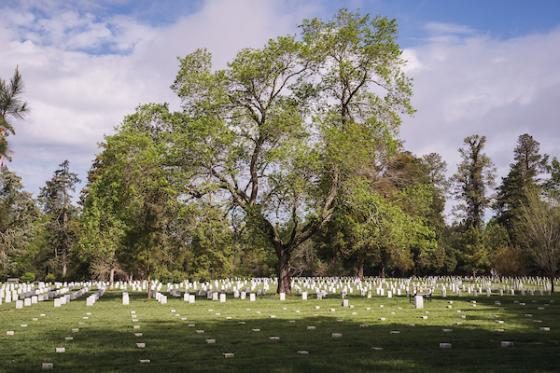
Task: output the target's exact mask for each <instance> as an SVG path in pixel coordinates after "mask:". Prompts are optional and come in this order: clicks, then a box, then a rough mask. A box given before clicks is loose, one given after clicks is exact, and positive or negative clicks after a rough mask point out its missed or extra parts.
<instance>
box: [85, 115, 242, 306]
mask: <svg viewBox="0 0 560 373" xmlns="http://www.w3.org/2000/svg"><path fill="white" fill-rule="evenodd" d="M180 118H181V116H180V115H179V114H172V113H169V111H168V109H167V107H166V106H165V105H155V104H150V105H144V106H141V107H140V108H138V110H137V111H136V113H134V114H132V115H129V116H127V117H126V118H125V120H124V122H123V124H122V125H121V126H120V127H119V128H118V131H117V132H116V133H115V134H114V135H111V136H108V137H107V138H106V139H105V141H104V142H103V143H102V144H101V146H102V151H101V152H100V154H99V155H98V156H97V158H96V161H95V163H94V165H93V167H92V168H91V170H90V172H89V177H88V184H87V186H86V188H84V191H83V194H82V204H83V213H82V217H81V227H82V228H81V232H82V235H81V237H80V242H79V248H80V256H81V260H82V261H83V262H85V263H91V265H90V268H89V269H90V273H91V274H92V275H93V276H95V277H98V278H103V279H109V280H110V281H113V280H114V276H115V274H116V273H118V274H120V275H121V277H123V276H125V277H127V278H129V279H131V278H133V277H136V278H140V279H145V280H154V279H168V280H171V279H173V280H175V281H179V280H180V279H183V278H184V276H185V275H186V276H196V277H197V278H206V279H208V278H211V277H218V276H228V275H231V274H232V273H233V272H232V270H233V269H232V262H233V258H234V255H233V254H234V253H233V251H234V250H235V248H236V247H237V246H236V243H235V242H234V240H233V231H232V227H231V224H230V221H228V219H227V217H226V216H225V215H226V214H225V213H224V210H223V209H220V207H219V206H220V205H219V204H218V203H217V202H216V201H215V202H216V203H213V204H210V203H209V202H208V201H205V200H203V199H200V198H197V197H198V194H195V195H194V196H193V195H192V194H188V192H189V190H185V189H184V188H183V186H184V180H185V179H184V175H183V173H182V170H181V168H180V167H176V166H174V165H173V160H174V159H175V156H174V153H175V152H176V151H177V150H178V149H176V148H173V147H171V146H170V144H172V143H171V142H170V138H171V136H172V134H171V130H172V129H173V128H174V127H173V125H172V122H173V121H175V120H177V119H180ZM148 296H151V292H149V295H148Z"/></svg>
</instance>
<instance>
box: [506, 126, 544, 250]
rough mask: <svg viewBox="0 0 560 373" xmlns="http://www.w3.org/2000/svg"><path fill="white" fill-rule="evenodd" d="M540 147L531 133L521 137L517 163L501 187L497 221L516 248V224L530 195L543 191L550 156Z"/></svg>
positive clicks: (516, 158) (515, 159) (518, 240)
mask: <svg viewBox="0 0 560 373" xmlns="http://www.w3.org/2000/svg"><path fill="white" fill-rule="evenodd" d="M539 147H540V144H539V143H538V142H537V141H536V140H534V139H533V137H532V136H530V135H528V134H523V135H521V136H519V139H518V141H517V146H516V147H515V149H514V162H513V163H512V164H511V165H510V171H509V173H508V175H507V176H506V177H504V178H503V179H502V184H501V185H500V186H499V188H498V192H497V197H496V203H495V209H496V211H497V221H498V222H499V223H500V224H502V225H504V226H505V227H506V229H507V231H508V234H509V236H510V240H511V241H512V243H513V244H514V245H517V246H518V245H519V242H520V239H519V238H518V237H517V236H516V234H515V232H516V225H517V224H519V216H520V215H521V214H520V209H521V208H522V206H523V205H524V204H526V203H527V194H528V193H531V192H533V191H538V190H540V188H541V186H540V184H541V183H540V180H539V176H540V175H541V174H542V173H543V172H544V171H545V168H546V164H547V159H548V156H546V155H545V156H543V155H541V154H540V153H539Z"/></svg>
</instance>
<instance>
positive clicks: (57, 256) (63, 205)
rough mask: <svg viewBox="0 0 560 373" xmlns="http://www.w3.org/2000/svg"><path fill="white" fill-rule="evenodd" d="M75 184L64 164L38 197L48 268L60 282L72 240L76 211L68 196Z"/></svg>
mask: <svg viewBox="0 0 560 373" xmlns="http://www.w3.org/2000/svg"><path fill="white" fill-rule="evenodd" d="M79 182H80V179H78V175H76V174H75V173H73V172H71V171H70V162H68V161H67V160H65V161H64V162H62V163H61V164H60V165H59V168H58V169H57V170H56V171H55V172H54V175H53V177H52V179H51V180H49V181H47V183H46V185H45V186H44V187H43V188H41V191H40V193H39V202H40V203H41V206H42V208H43V212H44V213H45V214H46V215H47V223H46V229H47V236H48V243H49V248H50V250H51V253H52V255H53V256H52V257H51V262H50V268H51V270H52V271H53V272H58V273H59V274H60V275H61V276H62V278H66V276H67V273H68V264H69V253H70V249H71V247H72V245H73V244H74V242H75V240H76V233H77V232H76V229H77V220H76V219H77V216H78V209H77V207H76V206H74V205H73V204H72V192H73V191H74V190H75V186H76V184H77V183H79Z"/></svg>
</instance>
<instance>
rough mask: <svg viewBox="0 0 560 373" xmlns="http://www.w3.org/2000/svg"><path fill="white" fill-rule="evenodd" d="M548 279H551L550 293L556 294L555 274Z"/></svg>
mask: <svg viewBox="0 0 560 373" xmlns="http://www.w3.org/2000/svg"><path fill="white" fill-rule="evenodd" d="M548 279H549V280H550V293H551V295H554V275H553V274H552V275H550V276H549V277H548Z"/></svg>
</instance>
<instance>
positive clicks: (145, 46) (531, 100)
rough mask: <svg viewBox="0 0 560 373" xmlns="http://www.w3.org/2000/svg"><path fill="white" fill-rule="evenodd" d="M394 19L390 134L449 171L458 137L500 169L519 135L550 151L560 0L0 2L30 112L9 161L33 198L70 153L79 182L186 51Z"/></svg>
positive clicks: (557, 109)
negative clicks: (404, 84) (337, 19)
mask: <svg viewBox="0 0 560 373" xmlns="http://www.w3.org/2000/svg"><path fill="white" fill-rule="evenodd" d="M342 6H343V7H347V8H350V9H359V10H360V11H362V12H369V13H372V14H381V15H386V16H389V17H394V18H397V20H398V22H399V29H400V35H399V41H400V43H401V45H402V47H403V49H404V50H405V56H406V59H407V60H408V61H409V63H408V66H407V72H408V74H409V75H410V76H411V77H413V79H414V82H415V83H414V86H415V89H414V105H415V107H416V109H417V110H418V111H417V113H416V114H415V115H414V116H413V117H411V118H406V119H405V123H404V125H403V127H402V131H401V134H402V138H403V139H404V140H405V142H406V145H407V147H408V148H409V149H410V150H412V151H413V152H415V153H417V154H425V153H429V152H438V153H441V154H442V155H443V157H444V158H445V160H446V161H447V162H448V164H449V169H450V170H449V173H452V172H453V171H454V170H455V168H456V163H457V161H458V155H457V147H458V146H460V145H461V141H462V139H463V138H464V137H465V136H468V135H470V134H473V133H479V134H483V135H486V136H487V137H488V149H487V151H488V154H489V155H490V156H491V158H492V159H493V160H494V162H495V164H496V166H497V168H498V173H499V175H500V176H502V175H504V174H505V172H507V168H508V165H509V163H510V162H511V158H512V148H513V146H514V144H515V141H516V138H517V136H518V135H520V134H522V133H524V132H529V133H531V134H532V135H534V136H535V137H536V138H537V140H539V141H540V142H541V148H542V150H543V151H545V152H547V153H549V154H552V155H556V156H560V120H559V117H560V115H559V114H560V2H558V1H555V0H550V1H546V0H535V1H531V2H529V1H521V0H519V1H517V0H507V1H506V0H501V1H500V0H493V1H486V0H480V1H476V0H455V1H447V0H441V1H435V0H433V1H432V0H418V1H409V0H372V1H367V0H362V1H359V0H353V1H346V2H344V1H336V2H335V1H326V0H325V1H319V0H311V1H303V0H286V1H281V0H192V1H186V0H185V1H182V0H158V1H156V0H154V1H148V0H113V1H108V0H107V1H94V0H91V1H90V0H83V1H58V0H52V1H49V0H43V1H33V0H28V1H26V0H21V1H11V0H0V77H3V78H8V77H10V76H11V74H12V73H13V69H14V68H15V66H16V65H18V66H19V68H20V70H21V73H22V75H23V77H24V81H25V84H26V91H25V98H26V100H27V101H28V103H29V105H30V107H31V112H30V114H29V115H28V116H27V118H26V119H25V120H24V121H21V122H17V123H16V125H17V128H16V129H17V134H16V136H13V137H11V138H10V142H11V145H12V150H13V161H12V162H11V163H10V164H9V167H10V168H11V169H13V170H15V171H16V172H17V173H18V174H19V175H21V176H22V177H23V179H24V183H25V186H26V188H27V189H28V190H30V191H32V192H33V193H37V192H38V190H39V188H40V186H41V185H43V184H44V182H45V180H47V179H48V178H49V177H50V175H51V174H52V172H53V171H54V169H55V168H56V166H57V165H58V164H59V163H60V162H61V161H62V160H64V159H69V160H70V162H71V166H72V168H73V169H74V170H75V171H77V172H78V173H79V175H80V177H81V178H82V179H85V175H86V173H87V170H88V168H89V166H90V163H91V161H92V159H93V157H94V154H95V153H96V152H97V151H98V148H97V144H98V142H100V141H101V140H102V139H103V136H104V135H107V134H111V133H112V131H113V129H114V127H115V126H117V125H118V124H119V123H120V122H121V120H122V118H123V116H124V115H126V114H127V113H131V112H132V111H133V110H134V108H135V107H136V106H137V105H138V104H140V103H147V102H169V103H170V104H171V105H172V107H173V106H174V107H176V104H177V102H176V100H175V98H174V97H173V94H172V92H171V91H170V89H169V86H170V84H171V83H172V81H173V79H174V76H175V73H176V71H177V67H178V64H177V59H176V58H177V57H178V56H183V55H185V54H187V53H190V52H191V51H193V50H194V49H195V48H198V47H206V48H208V49H209V50H210V51H212V52H213V54H214V58H215V62H216V63H217V65H218V66H224V65H225V63H226V62H227V61H228V60H229V59H230V58H232V56H233V55H234V54H235V52H236V51H238V50H239V49H240V48H244V47H260V46H262V45H263V43H264V42H265V41H266V40H267V39H268V38H271V37H274V36H277V35H281V34H294V33H296V32H297V26H298V24H299V23H300V22H301V20H302V19H303V18H307V17H313V16H319V17H323V18H328V17H331V16H332V15H333V14H334V12H335V11H336V8H338V7H342Z"/></svg>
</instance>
